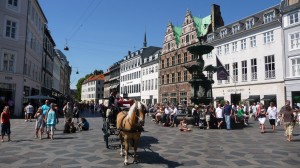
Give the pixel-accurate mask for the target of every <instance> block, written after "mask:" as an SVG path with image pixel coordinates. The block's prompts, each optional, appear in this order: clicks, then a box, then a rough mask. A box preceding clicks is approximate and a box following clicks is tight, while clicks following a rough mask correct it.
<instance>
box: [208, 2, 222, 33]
mask: <svg viewBox="0 0 300 168" xmlns="http://www.w3.org/2000/svg"><path fill="white" fill-rule="evenodd" d="M211 25H212V31H213V32H214V31H215V30H216V29H217V28H219V27H222V26H224V21H223V18H222V15H221V8H220V6H219V5H216V4H213V5H212V9H211Z"/></svg>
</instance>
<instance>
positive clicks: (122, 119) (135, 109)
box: [117, 101, 146, 165]
mask: <svg viewBox="0 0 300 168" xmlns="http://www.w3.org/2000/svg"><path fill="white" fill-rule="evenodd" d="M145 113H146V105H145V104H143V103H141V102H139V101H135V103H134V104H133V105H132V106H131V107H130V109H129V111H128V112H127V113H126V112H124V111H123V112H120V113H119V114H118V115H117V129H118V130H120V134H119V138H120V140H121V152H120V155H121V156H123V145H124V147H125V151H124V153H125V160H124V164H125V165H128V151H129V141H130V140H132V141H133V147H134V161H133V162H134V163H136V162H137V160H136V158H137V157H136V151H137V147H138V143H139V139H140V136H141V132H142V130H143V126H144V123H145Z"/></svg>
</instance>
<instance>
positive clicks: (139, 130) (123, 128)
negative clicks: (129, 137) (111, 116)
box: [119, 101, 144, 133]
mask: <svg viewBox="0 0 300 168" xmlns="http://www.w3.org/2000/svg"><path fill="white" fill-rule="evenodd" d="M122 113H123V114H125V115H124V117H123V118H122V120H121V123H122V124H121V128H119V130H120V131H124V132H129V133H136V132H142V131H144V129H143V126H142V125H140V124H135V123H133V124H134V125H133V126H132V128H134V129H131V130H128V129H125V124H126V122H128V121H127V120H125V121H124V122H123V120H124V119H125V118H126V116H127V115H128V113H127V112H122ZM138 113H139V110H138V104H137V101H136V102H135V116H136V117H138V118H139V115H138ZM128 123H129V124H130V122H128ZM130 125H131V124H130Z"/></svg>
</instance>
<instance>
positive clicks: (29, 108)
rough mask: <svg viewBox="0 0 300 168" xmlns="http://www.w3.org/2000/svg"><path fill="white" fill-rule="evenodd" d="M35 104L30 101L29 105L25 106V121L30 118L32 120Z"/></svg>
mask: <svg viewBox="0 0 300 168" xmlns="http://www.w3.org/2000/svg"><path fill="white" fill-rule="evenodd" d="M33 110H34V108H33V106H32V105H31V103H30V102H29V103H28V105H27V106H26V107H25V109H24V111H25V118H26V119H25V121H26V122H28V119H29V121H30V122H31V117H32V114H33Z"/></svg>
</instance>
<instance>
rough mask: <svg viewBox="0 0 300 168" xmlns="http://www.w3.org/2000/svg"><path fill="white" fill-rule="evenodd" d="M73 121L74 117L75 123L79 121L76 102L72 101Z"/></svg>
mask: <svg viewBox="0 0 300 168" xmlns="http://www.w3.org/2000/svg"><path fill="white" fill-rule="evenodd" d="M73 118H74V119H73V122H75V118H76V119H77V123H79V108H78V105H77V103H74V107H73Z"/></svg>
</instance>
